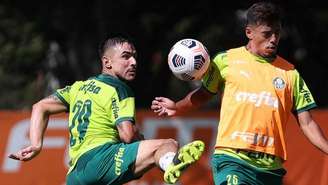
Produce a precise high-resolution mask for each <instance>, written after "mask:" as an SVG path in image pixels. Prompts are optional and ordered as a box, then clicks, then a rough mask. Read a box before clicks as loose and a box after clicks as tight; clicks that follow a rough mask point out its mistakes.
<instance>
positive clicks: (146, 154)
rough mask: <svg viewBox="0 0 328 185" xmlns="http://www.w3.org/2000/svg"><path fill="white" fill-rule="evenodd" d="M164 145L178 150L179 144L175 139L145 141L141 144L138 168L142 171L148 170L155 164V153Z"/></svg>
mask: <svg viewBox="0 0 328 185" xmlns="http://www.w3.org/2000/svg"><path fill="white" fill-rule="evenodd" d="M164 145H167V146H168V145H170V146H173V147H174V148H175V150H176V149H177V142H176V141H175V140H173V139H150V140H143V141H141V142H140V144H139V149H138V154H137V160H136V168H139V170H138V171H140V169H143V168H148V167H149V166H152V165H154V164H155V157H154V155H155V152H156V151H157V150H159V149H160V148H161V147H163V146H164Z"/></svg>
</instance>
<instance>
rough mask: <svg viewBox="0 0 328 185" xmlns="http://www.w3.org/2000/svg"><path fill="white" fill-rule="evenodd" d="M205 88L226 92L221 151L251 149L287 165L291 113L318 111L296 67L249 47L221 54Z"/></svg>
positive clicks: (218, 136) (208, 76)
mask: <svg viewBox="0 0 328 185" xmlns="http://www.w3.org/2000/svg"><path fill="white" fill-rule="evenodd" d="M202 84H203V87H204V88H205V89H207V90H208V91H209V92H211V93H213V94H215V93H217V92H218V91H221V92H222V101H221V112H220V123H219V126H218V135H217V141H216V148H235V149H246V150H252V151H258V152H265V153H268V154H272V155H276V156H280V157H281V158H282V159H284V160H286V159H287V153H286V142H285V140H286V139H285V130H286V123H287V121H288V118H289V116H290V114H291V113H293V112H295V113H300V112H302V111H304V110H309V109H311V108H313V107H315V106H316V104H315V101H314V99H313V97H312V95H311V93H310V91H309V89H308V87H307V86H306V84H305V82H304V81H303V79H302V78H301V77H300V75H299V73H298V72H297V70H296V69H295V68H294V66H293V65H292V64H290V63H288V62H287V61H286V60H284V59H283V58H281V57H280V56H277V57H276V58H274V59H272V60H269V59H265V58H262V57H259V56H255V55H253V54H251V53H250V52H249V51H247V50H246V48H245V47H240V48H235V49H231V50H228V51H226V52H222V53H219V54H218V55H217V56H216V57H215V58H214V60H213V62H211V65H210V68H209V70H208V71H207V73H206V74H205V76H204V78H203V81H202Z"/></svg>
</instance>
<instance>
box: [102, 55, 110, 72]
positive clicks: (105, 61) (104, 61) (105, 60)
mask: <svg viewBox="0 0 328 185" xmlns="http://www.w3.org/2000/svg"><path fill="white" fill-rule="evenodd" d="M101 61H102V65H103V67H104V68H107V69H111V68H112V61H111V59H110V58H109V57H107V56H105V55H104V56H102V57H101Z"/></svg>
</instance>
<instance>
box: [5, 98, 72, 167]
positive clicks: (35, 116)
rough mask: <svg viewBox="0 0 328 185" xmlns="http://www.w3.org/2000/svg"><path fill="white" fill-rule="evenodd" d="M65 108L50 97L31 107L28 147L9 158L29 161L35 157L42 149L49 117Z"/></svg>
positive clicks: (56, 99)
mask: <svg viewBox="0 0 328 185" xmlns="http://www.w3.org/2000/svg"><path fill="white" fill-rule="evenodd" d="M66 109H67V108H66V106H65V105H64V103H62V102H61V101H60V100H59V99H58V98H57V96H55V95H51V96H49V97H47V98H44V99H42V100H40V101H39V102H37V103H36V104H34V105H33V109H32V115H31V124H30V142H31V144H30V146H27V147H25V148H23V149H21V150H19V151H17V152H16V153H12V154H9V156H8V157H9V158H12V159H15V160H20V161H29V160H31V159H33V158H34V157H35V156H37V155H38V154H39V153H40V151H41V149H42V142H43V135H44V132H45V130H46V128H47V125H48V120H49V115H51V114H55V113H60V112H64V111H66Z"/></svg>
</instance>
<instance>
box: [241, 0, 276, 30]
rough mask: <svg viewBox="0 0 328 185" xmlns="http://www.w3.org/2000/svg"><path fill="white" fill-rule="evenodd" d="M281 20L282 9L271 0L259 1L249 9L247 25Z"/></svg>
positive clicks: (272, 22)
mask: <svg viewBox="0 0 328 185" xmlns="http://www.w3.org/2000/svg"><path fill="white" fill-rule="evenodd" d="M280 22H281V9H280V8H279V7H278V6H276V5H275V4H273V3H271V2H258V3H255V4H253V5H252V6H251V7H250V8H249V9H248V11H247V15H246V25H259V24H269V25H270V24H274V23H280Z"/></svg>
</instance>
